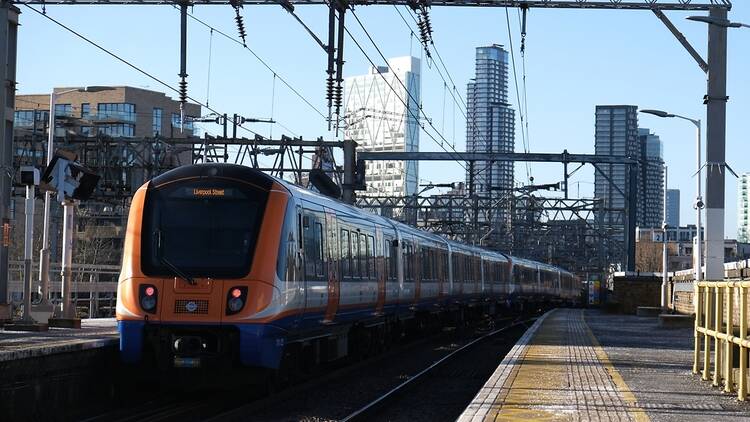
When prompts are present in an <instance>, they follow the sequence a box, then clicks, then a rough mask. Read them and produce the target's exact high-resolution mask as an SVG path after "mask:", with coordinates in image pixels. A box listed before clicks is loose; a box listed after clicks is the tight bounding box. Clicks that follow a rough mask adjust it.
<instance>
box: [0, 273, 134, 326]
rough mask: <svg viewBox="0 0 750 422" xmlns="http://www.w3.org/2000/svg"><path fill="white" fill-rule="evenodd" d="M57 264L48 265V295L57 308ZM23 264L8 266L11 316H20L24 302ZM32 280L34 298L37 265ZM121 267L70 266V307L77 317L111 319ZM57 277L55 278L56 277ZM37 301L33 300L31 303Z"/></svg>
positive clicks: (58, 286)
mask: <svg viewBox="0 0 750 422" xmlns="http://www.w3.org/2000/svg"><path fill="white" fill-rule="evenodd" d="M60 270H61V267H60V264H59V263H52V264H50V274H51V275H52V277H51V278H50V285H49V294H50V302H51V303H52V304H54V305H58V304H59V303H60V302H61V300H62V296H61V286H62V283H61V281H60V277H59V274H60ZM23 271H24V268H23V262H21V261H10V263H9V265H8V278H9V283H8V296H9V297H8V299H9V302H10V303H11V305H12V306H13V312H14V313H17V312H20V306H21V304H22V302H23V279H24V274H23ZM31 271H32V273H31V279H32V280H34V282H33V287H32V292H33V294H34V295H36V293H37V290H38V288H39V285H38V282H37V281H36V280H37V278H38V275H39V268H38V266H37V265H34V266H33V267H32V270H31ZM119 274H120V267H119V266H117V265H91V264H73V285H72V286H71V287H72V289H71V290H72V295H73V303H74V304H75V307H76V310H77V312H78V314H79V315H81V316H85V317H91V316H94V317H111V316H114V309H115V306H114V305H115V301H116V300H117V278H118V276H119ZM56 275H57V276H56ZM36 298H38V297H34V296H32V300H35V299H36Z"/></svg>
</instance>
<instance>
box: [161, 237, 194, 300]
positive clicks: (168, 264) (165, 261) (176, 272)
mask: <svg viewBox="0 0 750 422" xmlns="http://www.w3.org/2000/svg"><path fill="white" fill-rule="evenodd" d="M161 246H162V245H161V230H156V255H157V256H158V257H159V261H160V262H161V263H162V264H164V265H165V266H166V267H167V268H169V270H170V271H172V273H174V275H176V276H177V277H180V278H181V279H183V280H185V281H187V282H188V284H190V285H193V286H194V285H195V284H196V282H195V280H194V279H193V278H192V277H190V276H189V275H187V274H185V273H184V272H182V270H180V269H179V268H177V267H176V266H175V265H174V264H172V263H171V262H169V260H168V259H167V258H165V257H164V254H163V253H162V250H161Z"/></svg>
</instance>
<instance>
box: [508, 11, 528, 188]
mask: <svg viewBox="0 0 750 422" xmlns="http://www.w3.org/2000/svg"><path fill="white" fill-rule="evenodd" d="M505 20H506V22H507V24H508V42H509V43H510V58H511V61H512V62H513V80H514V82H515V86H516V99H517V100H518V108H519V110H518V113H519V115H520V118H521V140H522V142H523V149H524V152H526V153H528V152H529V146H528V144H527V142H526V132H524V130H523V124H524V113H523V108H522V105H521V95H520V93H519V89H518V72H517V71H516V55H515V53H514V48H513V35H512V33H511V30H510V14H509V13H508V8H507V7H506V8H505ZM526 179H527V180H529V179H531V168H530V166H529V163H528V162H527V163H526Z"/></svg>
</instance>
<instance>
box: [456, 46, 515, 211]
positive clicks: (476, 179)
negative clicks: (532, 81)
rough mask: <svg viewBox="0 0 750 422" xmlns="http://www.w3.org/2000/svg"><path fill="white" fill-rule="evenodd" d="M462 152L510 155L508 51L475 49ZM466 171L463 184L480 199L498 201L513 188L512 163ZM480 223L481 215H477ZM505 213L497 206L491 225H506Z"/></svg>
mask: <svg viewBox="0 0 750 422" xmlns="http://www.w3.org/2000/svg"><path fill="white" fill-rule="evenodd" d="M466 99H467V107H466V109H467V121H466V151H467V152H513V151H514V147H515V112H514V111H513V109H512V108H511V107H510V104H509V103H508V51H507V50H505V49H504V48H503V46H501V45H498V44H493V45H490V46H486V47H477V49H476V59H475V76H474V79H473V80H472V81H471V82H469V84H468V86H467V92H466ZM470 170H471V168H469V169H468V171H467V174H466V183H467V186H468V187H469V189H470V190H473V192H474V193H475V194H477V195H478V196H480V197H487V198H491V199H498V200H500V199H501V198H503V197H504V196H506V195H508V194H509V193H510V190H511V189H512V188H513V162H511V161H496V162H493V163H487V162H481V161H477V162H475V164H474V169H473V172H472V171H470ZM479 218H480V221H482V220H483V219H484V216H480V217H479ZM508 218H509V214H508V212H507V211H506V210H505V209H504V208H502V206H500V207H499V208H497V210H496V214H495V215H493V216H492V217H491V220H492V222H493V223H494V224H500V225H502V224H504V223H507V221H508Z"/></svg>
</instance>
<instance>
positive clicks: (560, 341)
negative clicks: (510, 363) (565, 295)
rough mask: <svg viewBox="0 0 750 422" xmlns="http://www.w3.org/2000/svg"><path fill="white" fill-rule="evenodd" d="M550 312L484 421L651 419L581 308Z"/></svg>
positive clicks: (638, 420)
mask: <svg viewBox="0 0 750 422" xmlns="http://www.w3.org/2000/svg"><path fill="white" fill-rule="evenodd" d="M548 316H549V318H547V320H546V321H545V322H544V324H543V325H541V326H539V327H538V330H537V332H536V333H535V334H534V337H533V339H532V340H531V341H530V344H529V345H528V346H527V347H526V350H525V351H524V352H525V353H523V354H522V356H523V358H522V360H521V362H520V363H519V364H517V365H516V367H515V368H513V372H514V374H513V375H514V376H511V377H509V378H508V379H507V380H506V383H505V385H503V387H502V388H501V391H500V392H499V394H498V395H497V398H496V401H495V403H493V406H492V411H490V412H488V413H487V414H485V415H484V417H483V418H482V420H483V421H485V422H489V421H570V420H622V419H624V420H633V421H636V422H642V421H648V420H649V418H648V416H647V414H646V412H645V411H643V409H641V408H639V407H638V405H637V401H636V399H635V396H634V395H633V393H632V392H631V391H630V389H629V388H628V386H627V383H625V381H624V380H623V378H622V376H621V375H620V373H619V372H618V371H617V369H615V367H614V365H613V364H612V362H611V361H610V359H609V357H608V356H607V353H606V352H605V351H604V349H603V348H602V347H601V345H600V344H599V342H598V340H597V339H596V337H595V336H594V334H593V333H592V332H591V329H590V328H589V327H588V325H587V324H586V321H585V320H584V318H583V312H582V311H580V310H562V309H560V310H557V311H555V312H552V313H551V315H548ZM592 352H593V353H592ZM602 369H604V371H602ZM610 380H611V382H610ZM612 387H614V388H612ZM584 389H586V390H584ZM477 416H478V415H477ZM473 420H476V417H475V418H474V419H473Z"/></svg>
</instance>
